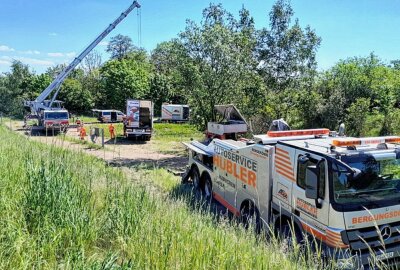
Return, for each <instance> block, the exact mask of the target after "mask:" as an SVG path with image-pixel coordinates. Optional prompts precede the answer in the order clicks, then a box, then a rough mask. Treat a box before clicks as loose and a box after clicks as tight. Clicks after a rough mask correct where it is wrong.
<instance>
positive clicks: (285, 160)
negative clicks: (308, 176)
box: [275, 156, 292, 166]
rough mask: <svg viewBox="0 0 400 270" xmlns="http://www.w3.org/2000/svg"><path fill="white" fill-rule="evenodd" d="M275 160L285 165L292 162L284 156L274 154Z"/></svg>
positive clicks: (290, 164)
mask: <svg viewBox="0 0 400 270" xmlns="http://www.w3.org/2000/svg"><path fill="white" fill-rule="evenodd" d="M275 160H278V161H280V162H282V163H286V165H288V166H292V163H291V162H290V159H288V158H284V157H281V156H275Z"/></svg>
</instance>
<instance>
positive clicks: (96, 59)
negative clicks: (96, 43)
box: [82, 51, 102, 76]
mask: <svg viewBox="0 0 400 270" xmlns="http://www.w3.org/2000/svg"><path fill="white" fill-rule="evenodd" d="M101 63H102V61H101V54H100V53H99V52H97V51H92V52H90V53H89V54H88V55H86V57H85V58H84V59H83V62H82V69H83V70H84V71H85V73H86V74H90V75H92V76H93V75H94V74H93V73H96V71H97V70H98V69H99V68H100V66H101Z"/></svg>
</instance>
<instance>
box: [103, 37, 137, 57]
mask: <svg viewBox="0 0 400 270" xmlns="http://www.w3.org/2000/svg"><path fill="white" fill-rule="evenodd" d="M134 49H135V47H134V46H133V42H132V39H131V38H130V37H128V36H124V35H120V34H119V35H116V36H115V37H112V38H111V41H110V43H109V44H108V46H107V49H106V51H107V52H108V53H110V54H111V58H112V59H119V60H121V59H122V58H124V57H125V56H127V55H128V54H129V53H130V52H132V51H133V50H134Z"/></svg>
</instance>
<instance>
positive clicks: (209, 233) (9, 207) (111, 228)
mask: <svg viewBox="0 0 400 270" xmlns="http://www.w3.org/2000/svg"><path fill="white" fill-rule="evenodd" d="M0 151H1V153H4V154H3V155H0V161H1V162H0V185H1V187H2V188H1V189H0V197H1V200H0V210H1V211H0V224H1V225H2V226H0V239H1V245H0V268H1V269H32V268H33V269H58V268H62V269H146V268H148V267H149V266H151V267H152V268H156V269H171V268H172V269H200V268H201V269H203V268H209V267H212V268H215V269H232V268H240V269H263V268H264V269H267V268H268V269H294V268H297V269H301V268H304V269H305V268H306V266H307V265H306V261H305V260H299V259H296V258H298V257H297V256H298V255H296V254H293V255H289V256H288V255H287V254H285V253H284V252H282V251H281V249H280V243H278V242H276V241H275V242H274V241H272V242H271V243H266V242H265V240H264V239H263V240H261V239H258V238H256V236H255V235H254V234H253V233H252V232H251V230H250V231H246V230H244V229H243V228H242V227H240V226H238V225H237V224H236V222H230V221H229V220H227V219H225V218H221V219H220V220H217V219H216V218H215V217H214V215H213V214H211V213H210V212H209V211H208V210H203V208H202V206H201V205H200V204H193V206H191V205H190V203H189V202H190V196H189V195H185V194H184V193H182V191H179V187H180V181H179V179H178V178H176V177H174V176H172V175H171V174H168V173H167V172H166V171H165V170H154V171H150V170H144V169H140V168H138V169H136V170H132V171H129V174H128V175H129V176H130V178H127V176H126V175H125V174H124V173H123V171H122V170H119V169H114V168H110V167H107V166H106V165H105V163H104V162H103V161H101V160H98V159H96V158H94V157H91V156H88V155H84V154H82V153H76V152H72V151H68V150H63V149H60V148H55V147H50V146H46V145H44V144H40V143H35V142H32V141H30V140H27V139H25V138H24V137H21V136H18V135H16V134H13V133H11V131H8V130H6V128H4V127H3V126H0ZM146 187H148V188H146ZM150 190H151V193H150ZM150 194H151V195H150ZM237 250H240V253H238V252H237ZM200 255H201V256H200ZM290 258H293V260H291V259H290Z"/></svg>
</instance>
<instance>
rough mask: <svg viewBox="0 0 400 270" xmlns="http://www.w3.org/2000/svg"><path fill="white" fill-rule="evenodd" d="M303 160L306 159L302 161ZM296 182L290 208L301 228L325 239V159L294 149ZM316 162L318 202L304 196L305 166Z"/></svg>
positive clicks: (327, 216) (323, 240)
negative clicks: (297, 218) (317, 170)
mask: <svg viewBox="0 0 400 270" xmlns="http://www.w3.org/2000/svg"><path fill="white" fill-rule="evenodd" d="M304 160H308V161H307V162H304ZM295 163H296V169H295V174H296V183H294V184H293V192H292V194H293V201H292V209H293V211H294V215H296V216H297V217H299V219H300V222H301V224H302V227H303V228H302V229H303V230H304V231H305V232H308V233H310V234H311V235H313V236H315V237H316V238H317V239H318V240H320V241H322V242H325V241H326V227H327V226H328V223H329V199H328V198H329V196H328V164H327V161H326V160H325V159H324V158H323V157H321V156H317V155H314V154H310V153H306V152H304V151H301V150H296V158H295ZM317 164H318V169H319V179H318V181H319V187H320V188H319V191H318V197H319V199H318V204H319V205H316V202H315V200H314V199H308V198H306V192H305V188H306V170H307V166H313V165H317Z"/></svg>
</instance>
